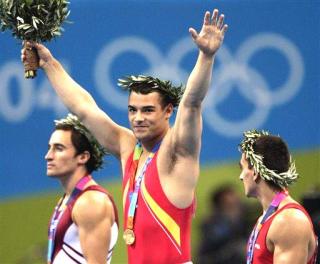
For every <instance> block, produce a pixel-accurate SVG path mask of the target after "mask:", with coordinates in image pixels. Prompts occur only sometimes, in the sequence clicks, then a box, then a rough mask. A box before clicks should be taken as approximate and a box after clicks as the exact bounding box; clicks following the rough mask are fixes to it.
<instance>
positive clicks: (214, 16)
mask: <svg viewBox="0 0 320 264" xmlns="http://www.w3.org/2000/svg"><path fill="white" fill-rule="evenodd" d="M218 13H219V11H218V9H215V10H213V13H212V23H211V24H212V25H217V21H218Z"/></svg>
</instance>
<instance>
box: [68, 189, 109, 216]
mask: <svg viewBox="0 0 320 264" xmlns="http://www.w3.org/2000/svg"><path fill="white" fill-rule="evenodd" d="M112 214H113V204H112V201H111V200H110V198H109V196H108V195H107V194H106V193H105V192H102V191H98V190H88V191H86V192H84V193H83V194H82V195H81V196H80V197H79V198H78V199H77V201H76V203H75V205H74V207H73V210H72V216H73V218H74V220H75V222H77V219H78V220H79V219H80V220H81V219H86V220H88V221H95V220H99V219H101V218H104V217H112Z"/></svg>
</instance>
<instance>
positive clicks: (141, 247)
mask: <svg viewBox="0 0 320 264" xmlns="http://www.w3.org/2000/svg"><path fill="white" fill-rule="evenodd" d="M157 154H158V153H156V154H155V156H154V158H153V159H152V161H151V162H150V164H149V166H148V168H147V170H146V173H145V175H144V179H143V180H142V183H141V188H140V191H139V194H138V202H137V209H136V211H135V216H134V227H133V230H134V233H135V237H136V239H135V242H134V244H133V245H131V246H128V263H130V264H133V263H134V264H136V263H139V264H141V263H146V264H150V263H153V264H162V263H163V264H169V263H170V264H171V263H184V262H188V261H191V256H190V232H191V220H192V216H193V213H194V203H192V204H191V205H190V206H189V207H187V208H185V209H179V208H177V207H175V206H174V205H173V204H172V203H171V202H170V201H169V200H168V198H167V197H166V195H165V193H164V191H163V189H162V187H161V184H160V179H159V174H158V169H157ZM132 158H133V153H132V154H131V155H130V157H129V158H128V161H127V163H126V167H125V173H124V180H123V203H124V204H123V205H124V206H123V208H124V225H126V220H127V215H128V209H129V205H130V201H129V198H128V193H129V191H130V190H129V182H130V173H129V172H130V169H131V166H132V164H133V162H132ZM178 191H179V190H177V192H178ZM124 228H126V227H125V226H124Z"/></svg>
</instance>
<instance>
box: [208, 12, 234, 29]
mask: <svg viewBox="0 0 320 264" xmlns="http://www.w3.org/2000/svg"><path fill="white" fill-rule="evenodd" d="M223 23H224V14H221V15H220V16H219V10H218V9H214V10H213V13H212V17H211V22H210V12H209V11H207V12H206V13H205V16H204V24H205V25H213V26H216V27H217V28H218V29H220V30H221V31H223V33H225V31H226V30H227V27H228V26H226V25H224V24H223ZM225 26H226V27H225Z"/></svg>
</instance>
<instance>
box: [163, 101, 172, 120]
mask: <svg viewBox="0 0 320 264" xmlns="http://www.w3.org/2000/svg"><path fill="white" fill-rule="evenodd" d="M165 111H166V119H170V117H171V116H172V113H173V105H172V104H168V105H167V106H166V109H165Z"/></svg>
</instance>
